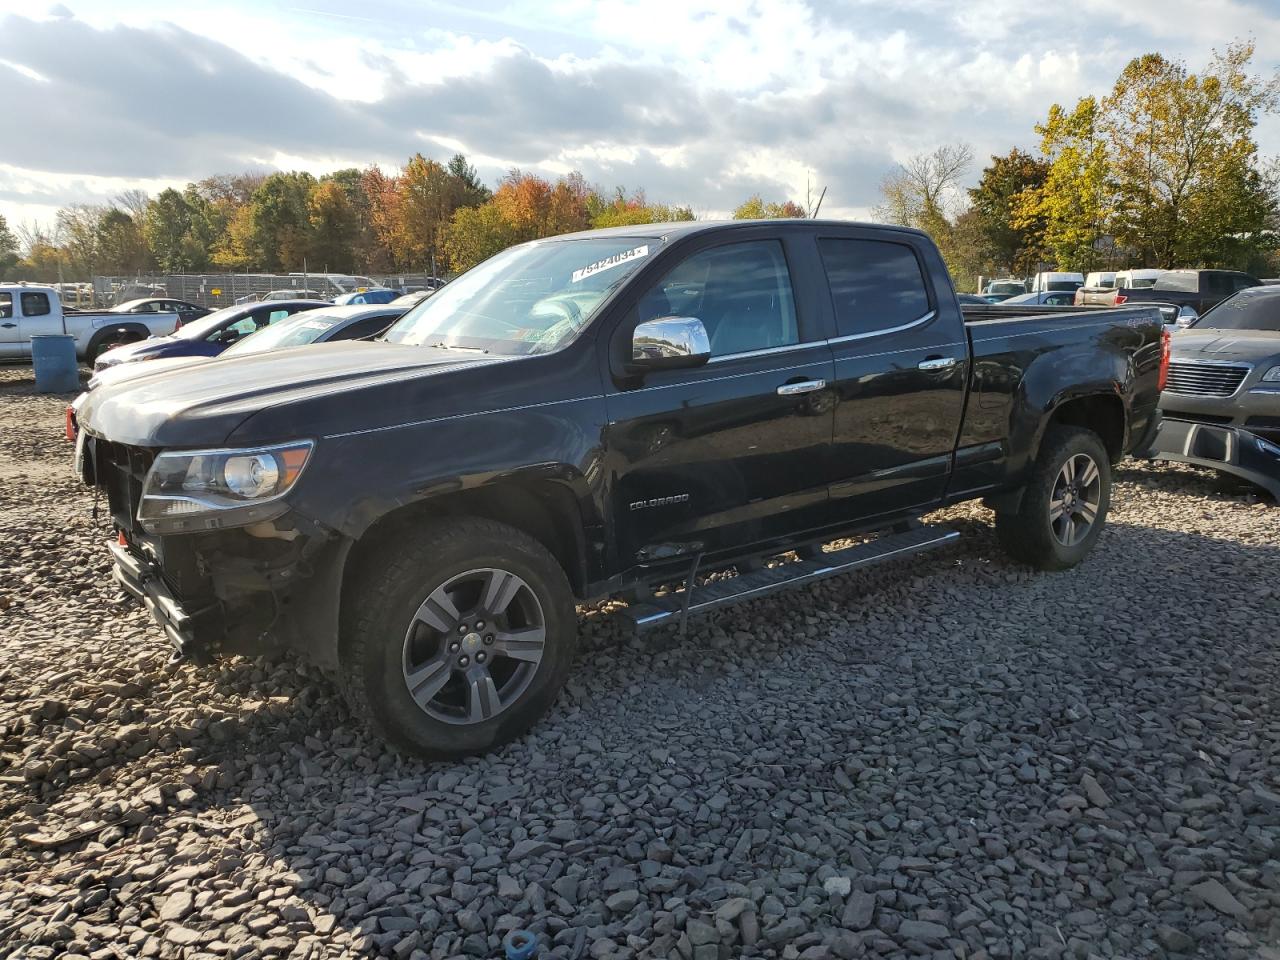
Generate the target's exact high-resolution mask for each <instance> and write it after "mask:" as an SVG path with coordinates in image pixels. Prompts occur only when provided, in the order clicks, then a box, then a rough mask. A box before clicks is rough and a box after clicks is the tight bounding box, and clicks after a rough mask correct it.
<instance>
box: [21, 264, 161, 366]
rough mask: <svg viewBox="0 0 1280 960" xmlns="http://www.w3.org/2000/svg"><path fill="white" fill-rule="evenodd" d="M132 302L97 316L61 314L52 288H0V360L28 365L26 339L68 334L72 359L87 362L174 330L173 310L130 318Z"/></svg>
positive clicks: (90, 312) (84, 312) (56, 296)
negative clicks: (73, 346)
mask: <svg viewBox="0 0 1280 960" xmlns="http://www.w3.org/2000/svg"><path fill="white" fill-rule="evenodd" d="M133 306H134V304H133V303H127V304H121V305H120V307H118V308H113V309H111V310H106V311H102V312H93V311H80V310H64V309H63V306H62V298H61V297H60V296H59V295H58V291H57V290H56V289H55V288H54V287H51V286H44V285H36V284H27V283H0V360H30V359H31V338H32V337H34V336H38V335H40V334H48V333H57V334H70V335H71V336H73V337H75V338H76V356H78V357H79V358H80V359H81V360H84V361H86V362H89V363H92V362H93V361H94V360H95V359H97V357H98V356H99V355H100V354H102V353H104V352H105V351H107V350H110V349H111V348H112V347H117V346H120V345H122V344H126V343H134V342H135V341H138V340H145V339H146V338H147V337H152V336H164V335H165V334H169V333H172V332H173V330H174V328H175V327H177V326H178V320H179V316H178V313H177V312H176V311H168V312H163V311H161V312H157V311H146V312H139V313H134V312H132V310H131V308H132V307H133Z"/></svg>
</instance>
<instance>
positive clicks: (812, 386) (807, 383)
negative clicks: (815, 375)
mask: <svg viewBox="0 0 1280 960" xmlns="http://www.w3.org/2000/svg"><path fill="white" fill-rule="evenodd" d="M826 385H827V381H825V380H801V381H800V382H799V383H784V384H783V385H782V386H780V387H779V388H778V396H780V397H795V396H799V395H800V394H802V393H813V392H814V391H815V390H821V389H822V388H823V387H825V386H826Z"/></svg>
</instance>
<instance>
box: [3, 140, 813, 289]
mask: <svg viewBox="0 0 1280 960" xmlns="http://www.w3.org/2000/svg"><path fill="white" fill-rule="evenodd" d="M804 215H805V211H804V210H803V209H801V208H800V207H799V206H798V205H797V204H795V203H792V202H791V201H786V202H783V203H776V202H765V201H764V200H762V199H761V198H760V197H759V196H753V197H751V198H749V199H748V200H747V201H746V202H744V203H743V204H742V205H741V206H740V207H739V208H738V210H737V211H736V212H735V216H738V217H742V218H746V217H783V216H787V217H798V216H804ZM693 218H694V215H693V211H692V209H691V208H690V207H688V206H677V205H669V204H664V203H654V202H650V201H649V199H648V198H647V197H646V196H645V193H644V191H643V190H635V191H632V192H630V193H628V192H627V191H626V190H625V189H624V188H622V187H618V188H616V189H614V190H613V191H611V192H606V191H604V190H602V189H600V188H599V187H595V186H592V185H590V184H588V183H587V181H586V180H585V179H584V178H583V176H582V175H581V174H580V173H570V174H568V175H566V176H562V177H559V178H558V179H557V180H555V181H554V182H552V181H550V180H547V179H545V178H542V177H539V176H536V175H534V174H531V173H527V172H523V171H521V170H512V171H510V172H509V173H508V174H507V175H506V176H505V177H503V178H502V180H501V181H500V182H499V183H498V184H497V187H496V189H492V190H491V189H489V188H488V187H486V186H485V185H484V184H482V183H481V182H480V180H479V178H478V177H477V175H476V171H475V168H474V167H472V166H471V165H470V164H469V163H468V162H467V160H466V158H465V157H464V156H462V155H461V154H459V155H456V156H454V157H453V158H452V159H451V160H450V161H449V162H448V163H446V164H441V163H439V162H437V161H435V160H431V159H428V158H426V157H424V156H422V155H421V154H416V155H415V156H413V157H411V158H410V159H409V161H408V162H407V163H406V164H405V165H404V166H403V167H402V168H401V169H400V170H398V171H396V172H395V173H392V174H388V173H384V172H383V171H382V170H381V169H379V168H378V167H370V168H368V169H366V170H357V169H347V170H339V171H337V172H335V173H330V174H325V175H324V176H321V177H314V176H312V175H311V174H309V173H305V172H300V171H288V172H279V173H271V174H261V173H241V174H231V175H220V176H212V177H208V178H206V179H204V180H201V181H199V182H195V183H189V184H187V186H186V187H185V188H184V189H182V190H177V189H173V188H170V189H167V190H164V191H162V192H161V193H160V194H158V195H157V196H155V197H148V196H147V195H146V194H143V193H141V192H137V191H131V192H129V193H126V194H123V195H121V196H120V197H117V198H116V200H115V201H114V202H113V203H109V204H102V205H85V204H80V205H73V206H68V207H63V208H62V209H60V210H59V211H58V214H57V219H56V223H55V225H54V228H53V229H52V230H51V231H49V230H45V229H42V228H40V227H33V226H25V227H21V228H19V229H18V231H17V233H18V234H21V235H22V236H17V235H15V232H14V231H13V230H10V229H9V228H8V226H7V225H6V224H5V222H4V218H3V217H0V275H3V276H4V277H6V278H8V279H24V280H40V281H45V282H51V281H54V280H58V279H67V280H84V279H87V278H88V277H90V276H93V275H134V274H138V273H142V272H148V271H153V270H154V271H159V272H163V273H184V272H185V273H198V272H204V271H237V272H265V273H275V272H288V271H295V270H302V269H304V268H305V269H308V270H311V271H313V272H332V273H361V274H386V273H401V272H414V273H416V272H424V271H434V272H436V273H440V274H448V273H457V272H460V271H462V270H466V269H469V268H470V267H473V266H475V265H476V264H477V263H479V262H480V261H482V260H484V259H486V258H487V257H489V256H492V255H493V254H494V253H497V252H498V251H500V250H502V249H504V248H506V247H508V246H511V245H512V244H515V243H520V242H523V241H525V240H534V239H537V238H539V237H547V236H553V235H555V234H560V233H567V232H570V231H574V230H587V229H591V228H595V227H612V226H625V225H627V224H639V223H657V222H664V221H673V220H692V219H693ZM19 250H24V251H25V253H24V255H22V256H19Z"/></svg>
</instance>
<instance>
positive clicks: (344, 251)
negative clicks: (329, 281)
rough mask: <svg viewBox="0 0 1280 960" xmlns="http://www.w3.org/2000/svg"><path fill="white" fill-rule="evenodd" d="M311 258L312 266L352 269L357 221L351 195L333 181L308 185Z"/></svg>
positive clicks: (329, 269) (357, 231) (353, 267)
mask: <svg viewBox="0 0 1280 960" xmlns="http://www.w3.org/2000/svg"><path fill="white" fill-rule="evenodd" d="M308 205H309V209H310V213H311V230H312V241H311V257H312V260H313V263H314V265H315V267H317V268H319V269H321V270H324V271H332V272H335V273H351V272H354V271H355V255H356V245H357V243H358V242H359V240H360V221H359V217H358V214H357V211H356V208H355V207H354V205H353V204H352V203H351V198H350V196H349V195H348V194H347V191H346V190H345V189H343V187H342V185H341V184H340V183H338V182H336V181H334V180H327V181H322V182H320V183H317V184H315V186H313V187H312V188H311V196H310V198H309V199H308Z"/></svg>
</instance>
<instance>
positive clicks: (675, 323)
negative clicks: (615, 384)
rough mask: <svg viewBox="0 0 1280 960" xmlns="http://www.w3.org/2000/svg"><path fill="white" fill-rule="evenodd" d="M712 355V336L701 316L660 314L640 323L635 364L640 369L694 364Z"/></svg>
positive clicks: (633, 354)
mask: <svg viewBox="0 0 1280 960" xmlns="http://www.w3.org/2000/svg"><path fill="white" fill-rule="evenodd" d="M710 358H711V339H710V338H709V337H708V336H707V328H706V327H705V326H703V324H702V321H701V320H699V319H698V318H697V317H659V318H658V319H656V320H647V321H645V322H644V323H641V324H638V325H637V326H636V329H635V332H634V333H633V334H632V335H631V366H632V367H634V368H636V369H644V370H649V369H660V368H670V367H694V366H698V365H699V364H703V363H706V362H707V360H709V359H710Z"/></svg>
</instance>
